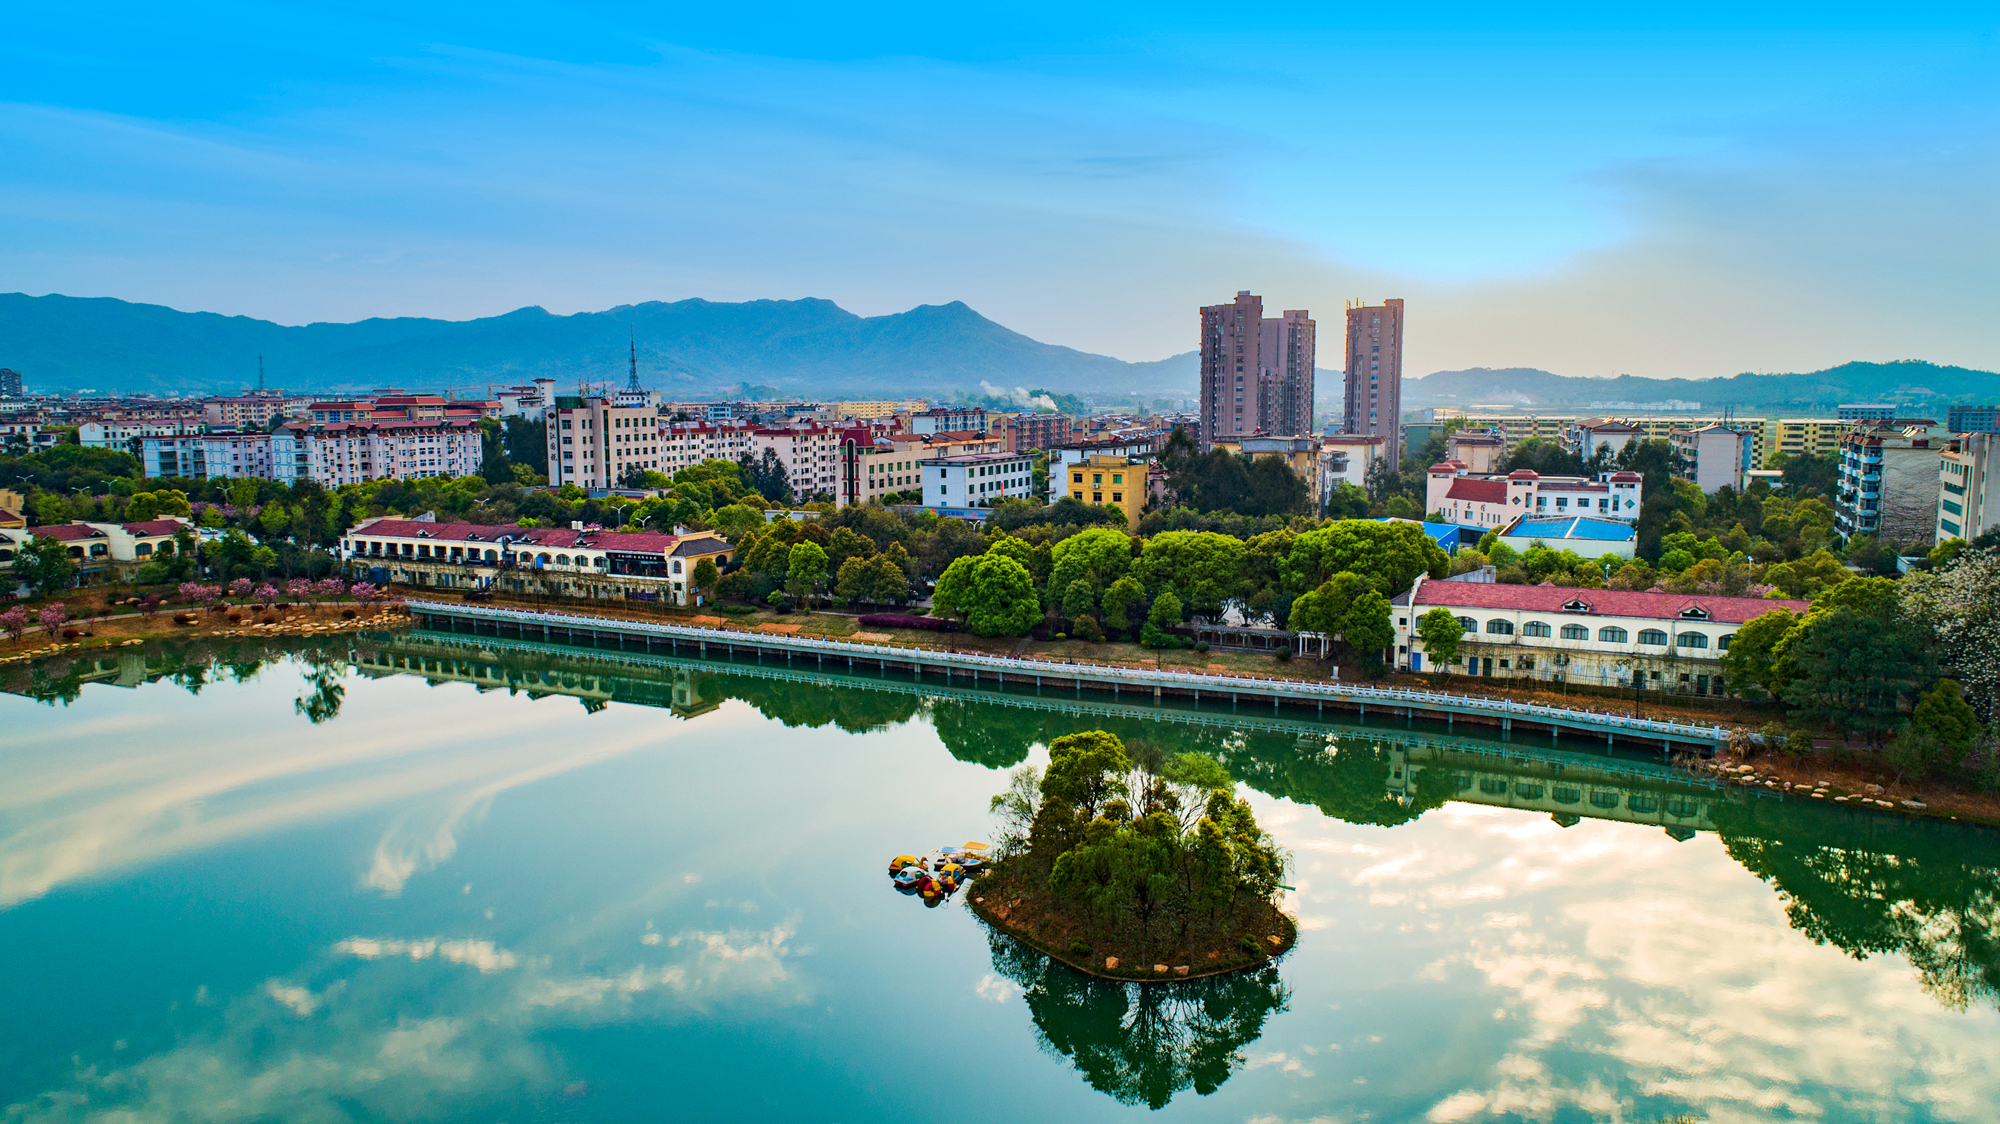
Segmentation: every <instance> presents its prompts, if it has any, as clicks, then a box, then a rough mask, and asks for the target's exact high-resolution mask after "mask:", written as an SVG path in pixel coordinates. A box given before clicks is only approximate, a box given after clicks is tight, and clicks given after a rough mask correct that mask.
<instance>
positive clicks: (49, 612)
mask: <svg viewBox="0 0 2000 1124" xmlns="http://www.w3.org/2000/svg"><path fill="white" fill-rule="evenodd" d="M36 619H37V620H39V621H40V622H41V626H42V631H43V632H46V633H48V635H49V639H51V640H53V639H55V637H56V630H57V629H59V628H61V627H62V626H63V625H65V624H67V623H69V608H68V607H67V606H65V605H64V604H63V603H62V602H60V601H58V602H56V603H55V604H53V605H50V606H49V607H47V608H45V609H43V610H42V615H41V616H40V617H38V618H36Z"/></svg>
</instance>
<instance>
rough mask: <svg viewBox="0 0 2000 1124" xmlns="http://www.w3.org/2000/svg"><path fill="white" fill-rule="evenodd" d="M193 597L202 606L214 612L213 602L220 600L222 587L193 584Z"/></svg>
mask: <svg viewBox="0 0 2000 1124" xmlns="http://www.w3.org/2000/svg"><path fill="white" fill-rule="evenodd" d="M194 599H195V602H196V603H197V604H199V605H200V606H201V607H202V608H204V609H207V610H209V611H210V612H214V611H215V603H216V602H217V601H220V600H222V587H221V586H219V585H198V586H195V587H194Z"/></svg>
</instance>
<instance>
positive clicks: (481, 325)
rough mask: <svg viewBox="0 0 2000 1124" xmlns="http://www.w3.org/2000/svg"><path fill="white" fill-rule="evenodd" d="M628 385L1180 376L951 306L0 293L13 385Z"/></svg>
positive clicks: (972, 382)
mask: <svg viewBox="0 0 2000 1124" xmlns="http://www.w3.org/2000/svg"><path fill="white" fill-rule="evenodd" d="M629 344H636V346H637V348H638V356H639V359H638V362H639V380H640V382H641V383H642V384H644V385H645V386H647V387H649V388H650V389H654V390H659V391H662V392H664V393H666V394H667V395H669V396H671V397H681V396H708V395H713V394H716V393H727V392H728V391H729V390H731V389H732V388H739V387H743V386H746V385H753V386H761V387H766V388H770V387H775V388H777V389H778V390H779V391H781V392H783V393H786V394H801V395H813V396H820V397H837V396H842V395H848V394H856V395H858V394H875V395H880V394H916V395H928V396H941V395H944V394H948V393H950V392H952V391H955V390H966V391H971V390H976V389H979V386H980V383H981V382H982V381H983V382H985V383H988V384H990V385H997V386H999V387H1002V388H1005V389H1007V390H1010V391H1011V390H1012V389H1013V388H1014V387H1021V386H1047V387H1053V388H1056V389H1057V390H1068V389H1071V388H1076V389H1079V390H1083V389H1086V388H1087V390H1088V391H1089V392H1095V393H1107V392H1108V393H1142V394H1143V393H1150V392H1159V393H1167V392H1169V391H1172V390H1176V389H1183V390H1184V391H1185V390H1187V389H1188V388H1192V387H1193V385H1194V377H1193V370H1194V367H1193V362H1192V353H1190V354H1189V355H1188V356H1187V357H1184V358H1183V357H1176V358H1173V359H1165V360H1160V361H1157V362H1152V363H1127V362H1125V361H1124V360H1121V359H1114V358H1112V357H1110V356H1108V355H1093V354H1091V353H1089V352H1085V351H1078V350H1076V349H1075V348H1069V347H1060V346H1057V345H1055V344H1047V343H1042V342H1040V341H1039V340H1034V339H1030V338H1029V337H1027V336H1024V335H1022V334H1020V333H1019V332H1015V331H1010V330H1009V329H1007V328H1004V327H1002V326H1000V325H999V324H996V323H994V322H993V321H991V320H988V319H987V318H985V317H984V316H981V315H979V314H978V313H977V312H974V311H973V310H972V309H970V308H968V307H966V305H965V304H964V303H963V302H960V301H953V302H952V303H950V304H943V305H919V306H918V307H916V308H913V309H911V310H909V311H908V312H898V313H894V314H891V315H887V316H857V315H855V314H854V313H852V312H848V311H847V310H845V309H843V308H841V307H840V306H838V305H836V304H834V303H833V302H832V301H828V300H818V299H806V300H790V301H779V300H759V301H745V302H742V303H739V304H729V303H721V302H716V301H706V300H684V301H674V302H672V303H664V302H657V301H656V302H649V303H646V304H634V305H621V306H619V307H617V308H612V309H607V310H605V311H603V312H579V313H576V314H574V315H570V316H558V315H555V314H553V313H550V312H547V311H545V310H544V309H541V308H521V309H516V310H515V311H513V312H509V313H506V314H504V315H501V316H489V317H482V318H479V319H476V320H431V319H422V318H417V317H398V318H395V319H373V320H363V321H360V322H358V323H353V324H328V323H317V324H306V325H302V326H296V327H294V326H287V325H283V324H274V323H271V322H270V321H268V320H255V319H252V318H250V317H248V316H221V315H217V314H215V313H211V312H181V311H178V310H175V309H171V308H166V307H163V306H160V305H155V304H134V303H131V302H127V301H121V300H115V299H112V298H108V297H94V298H80V297H67V296H59V295H50V296H43V297H31V296H27V295H25V294H21V293H12V294H5V295H0V366H5V367H13V368H14V369H16V370H18V371H20V372H21V373H22V376H23V379H24V381H25V382H26V384H27V385H28V386H29V388H30V389H35V390H59V389H61V390H79V389H86V388H87V389H94V390H99V391H124V392H133V391H150V392H155V393H158V392H163V391H180V392H183V393H186V392H189V391H209V392H213V391H233V390H237V389H240V388H243V387H247V386H254V385H256V380H257V369H258V361H259V357H260V356H261V357H262V361H263V364H264V368H265V372H266V378H267V380H268V384H269V385H270V386H273V387H286V388H297V389H310V390H339V389H364V388H370V387H381V386H397V387H405V388H438V387H443V386H447V385H449V386H455V387H458V388H460V389H461V390H465V391H471V390H474V389H477V390H479V391H480V392H482V393H483V392H484V388H485V387H486V385H487V384H497V385H512V384H515V383H520V382H524V381H526V380H529V379H533V378H541V377H546V378H553V379H556V380H557V381H558V382H559V383H560V384H562V385H563V386H564V387H569V386H573V385H575V384H577V383H578V382H581V381H586V380H587V381H591V382H607V381H608V382H614V383H616V384H618V385H621V386H622V385H623V384H624V383H625V379H626V374H627V363H628V350H627V348H628V345H629Z"/></svg>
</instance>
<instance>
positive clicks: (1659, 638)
mask: <svg viewBox="0 0 2000 1124" xmlns="http://www.w3.org/2000/svg"><path fill="white" fill-rule="evenodd" d="M1666 642H1667V634H1666V633H1664V632H1661V631H1660V630H1659V629H1657V628H1642V629H1640V630H1639V643H1641V644H1659V645H1662V646H1664V645H1665V644H1666Z"/></svg>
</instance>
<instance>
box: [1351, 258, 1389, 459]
mask: <svg viewBox="0 0 2000 1124" xmlns="http://www.w3.org/2000/svg"><path fill="white" fill-rule="evenodd" d="M1346 409H1347V413H1346V418H1347V421H1346V425H1345V429H1346V430H1347V432H1349V433H1359V434H1365V435H1367V436H1370V437H1381V438H1384V444H1383V446H1382V455H1383V457H1384V458H1385V459H1386V460H1388V462H1389V469H1390V471H1392V472H1393V471H1395V468H1396V466H1397V465H1399V464H1401V463H1403V438H1402V425H1401V422H1402V417H1403V302H1402V300H1401V299H1400V298H1393V299H1390V300H1385V301H1383V302H1382V303H1381V304H1379V305H1364V304H1361V303H1359V302H1353V303H1350V304H1349V305H1348V306H1347V401H1346Z"/></svg>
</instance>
